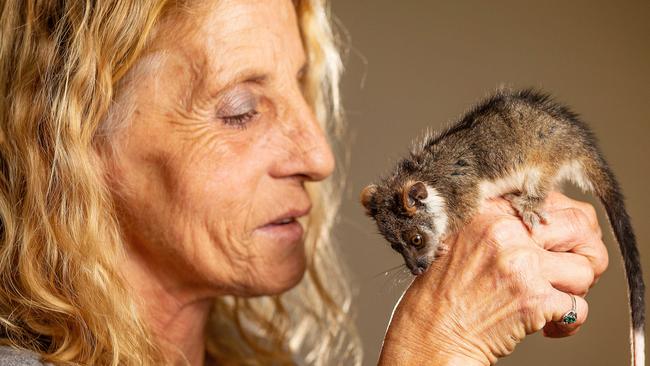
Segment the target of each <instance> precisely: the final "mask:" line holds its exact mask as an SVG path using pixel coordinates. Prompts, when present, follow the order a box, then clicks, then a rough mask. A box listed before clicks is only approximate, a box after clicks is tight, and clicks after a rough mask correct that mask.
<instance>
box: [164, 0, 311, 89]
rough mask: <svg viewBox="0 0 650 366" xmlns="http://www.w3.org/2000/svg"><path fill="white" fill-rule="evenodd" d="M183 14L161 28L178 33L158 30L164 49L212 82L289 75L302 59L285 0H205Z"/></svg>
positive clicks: (295, 24)
mask: <svg viewBox="0 0 650 366" xmlns="http://www.w3.org/2000/svg"><path fill="white" fill-rule="evenodd" d="M186 13H187V14H184V15H183V16H178V17H176V18H175V19H174V22H177V23H183V24H182V25H181V26H172V27H170V28H169V29H168V30H167V31H171V32H179V33H181V34H180V35H175V37H174V38H177V39H174V40H173V41H172V38H171V37H169V38H167V37H166V36H165V34H161V36H162V38H167V39H169V41H168V42H167V43H168V44H167V45H166V46H167V47H165V48H167V49H170V48H171V49H172V51H177V52H176V53H178V54H179V55H180V56H182V57H183V61H186V62H189V63H191V64H192V68H193V69H194V71H195V72H196V73H198V74H200V76H201V77H209V78H210V79H211V81H212V82H214V83H216V84H217V85H216V86H217V87H222V86H224V85H225V84H227V83H228V82H232V81H233V79H234V78H236V77H237V76H242V77H244V76H245V77H250V76H251V75H254V74H257V75H265V76H270V77H272V76H273V75H276V74H278V73H282V72H287V71H291V73H292V74H295V70H294V69H296V68H299V67H300V66H301V65H302V64H303V63H304V62H305V54H304V50H303V46H302V41H301V38H300V31H299V28H298V22H297V19H296V14H295V8H294V6H293V3H292V1H291V0H236V1H235V0H220V1H208V2H205V3H203V4H201V5H200V6H198V7H196V8H195V9H191V10H188V11H187V12H186ZM164 32H165V30H163V31H162V32H161V33H164ZM178 38H180V39H178Z"/></svg>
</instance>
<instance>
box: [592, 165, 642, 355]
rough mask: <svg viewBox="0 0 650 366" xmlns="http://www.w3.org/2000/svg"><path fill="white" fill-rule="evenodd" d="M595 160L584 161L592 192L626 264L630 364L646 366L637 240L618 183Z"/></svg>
mask: <svg viewBox="0 0 650 366" xmlns="http://www.w3.org/2000/svg"><path fill="white" fill-rule="evenodd" d="M595 155H596V156H597V158H596V159H594V160H592V161H589V162H585V163H586V164H585V168H586V169H585V171H586V173H587V175H588V178H589V180H590V182H591V183H592V185H593V187H592V188H593V190H594V193H595V194H596V195H597V196H598V197H599V198H600V201H601V202H602V203H603V206H605V210H606V211H607V216H608V218H609V223H610V224H611V226H612V230H613V231H614V236H615V237H616V241H617V242H618V245H619V248H620V250H621V255H622V257H623V261H624V263H625V274H626V277H627V286H628V292H629V294H630V301H629V305H630V313H631V317H632V329H631V330H630V339H631V353H632V365H633V366H644V365H645V350H644V348H645V339H644V338H645V299H644V294H645V285H644V283H643V276H642V273H641V262H640V258H639V251H638V249H637V245H636V237H635V235H634V231H633V229H632V224H631V223H630V217H629V215H628V214H627V210H626V209H625V202H624V200H623V194H622V193H621V189H620V187H619V184H618V181H617V180H616V177H614V174H613V173H612V171H611V169H610V168H609V166H608V165H607V163H606V162H605V161H604V160H603V159H602V158H600V154H595Z"/></svg>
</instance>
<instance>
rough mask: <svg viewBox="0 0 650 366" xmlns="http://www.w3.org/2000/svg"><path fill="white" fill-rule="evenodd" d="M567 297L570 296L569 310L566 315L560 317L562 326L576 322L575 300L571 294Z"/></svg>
mask: <svg viewBox="0 0 650 366" xmlns="http://www.w3.org/2000/svg"><path fill="white" fill-rule="evenodd" d="M569 296H571V310H569V311H567V312H566V314H564V315H563V316H562V323H564V324H573V323H575V322H576V320H578V312H577V309H576V298H575V296H573V295H571V294H569Z"/></svg>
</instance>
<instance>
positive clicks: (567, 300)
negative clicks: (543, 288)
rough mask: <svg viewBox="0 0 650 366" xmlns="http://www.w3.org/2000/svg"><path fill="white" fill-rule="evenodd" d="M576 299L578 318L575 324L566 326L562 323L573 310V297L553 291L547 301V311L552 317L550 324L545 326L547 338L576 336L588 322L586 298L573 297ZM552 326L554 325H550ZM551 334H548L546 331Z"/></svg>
mask: <svg viewBox="0 0 650 366" xmlns="http://www.w3.org/2000/svg"><path fill="white" fill-rule="evenodd" d="M573 298H574V299H575V310H576V315H577V316H576V318H575V322H573V323H570V324H566V323H564V322H562V320H563V318H564V316H565V315H566V314H567V313H568V312H569V311H570V310H572V309H573V304H572V300H571V295H569V294H568V293H566V292H562V291H558V290H555V289H553V290H551V294H550V295H549V296H548V298H547V300H546V306H547V308H546V311H547V314H549V315H550V322H549V323H547V325H546V326H544V335H545V336H547V337H555V338H559V337H566V336H569V335H572V334H575V333H576V332H577V331H578V328H580V326H581V325H582V324H584V322H585V321H586V320H587V315H588V313H589V305H588V304H587V301H585V299H584V298H582V297H580V296H573ZM549 324H552V325H549ZM547 327H548V331H549V332H550V333H548V334H547V333H546V329H547Z"/></svg>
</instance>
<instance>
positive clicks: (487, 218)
mask: <svg viewBox="0 0 650 366" xmlns="http://www.w3.org/2000/svg"><path fill="white" fill-rule="evenodd" d="M545 208H546V209H547V211H548V213H549V223H548V224H547V225H543V226H541V227H539V228H537V229H535V230H533V233H532V234H530V233H529V232H528V230H527V228H526V227H525V226H524V224H523V223H522V222H521V219H519V217H518V216H517V215H516V214H515V212H513V210H512V208H511V206H510V204H509V203H508V202H507V201H505V200H503V199H498V200H492V201H490V202H487V203H486V204H485V205H484V206H483V207H482V208H481V212H480V213H479V214H478V215H476V216H475V217H474V218H473V220H472V221H471V222H470V223H469V224H468V225H467V226H466V227H464V228H462V229H461V230H460V231H459V233H458V234H457V235H456V236H454V237H451V238H449V239H448V241H447V242H448V244H449V247H450V249H449V250H448V251H447V252H446V253H445V254H443V255H442V256H441V257H440V258H439V259H438V260H436V261H434V262H433V264H432V265H431V267H430V269H429V270H428V271H427V272H426V273H424V274H423V275H421V276H418V277H417V278H416V279H415V281H414V282H413V283H412V285H411V286H410V287H409V289H408V290H407V291H406V293H405V294H404V296H403V298H402V300H401V301H400V303H399V305H398V307H397V308H396V310H395V313H394V315H393V318H392V320H391V324H390V326H389V329H388V332H387V335H386V340H385V342H384V347H383V349H382V354H381V359H380V362H379V364H380V365H396V364H400V365H416V364H418V365H420V364H436V365H438V364H440V365H489V364H492V363H494V362H496V360H497V359H498V358H500V357H503V356H506V355H508V354H510V353H511V352H512V351H513V350H514V348H515V346H516V345H517V343H519V342H520V341H521V340H522V339H523V338H524V337H525V336H526V335H527V334H530V333H534V332H537V331H539V330H541V329H543V330H544V335H546V336H548V337H565V336H569V335H572V334H575V333H576V332H577V331H578V330H579V328H580V326H581V325H582V324H583V323H584V322H585V320H586V318H587V313H588V305H587V302H586V301H585V300H584V298H583V296H584V295H585V294H586V293H587V291H588V290H589V288H590V287H591V286H592V285H593V284H594V283H595V282H596V281H597V280H598V278H599V277H600V275H601V274H602V273H603V272H604V271H605V269H606V268H607V264H608V256H607V251H606V249H605V246H604V244H603V242H602V240H601V231H600V228H599V226H598V221H597V218H596V214H595V211H594V209H593V207H592V206H590V205H588V204H585V203H582V202H577V201H573V200H570V199H568V198H566V197H565V196H562V195H560V194H557V193H553V194H551V195H550V196H549V198H548V200H547V202H546V204H545ZM568 293H571V294H575V295H576V300H577V301H576V305H577V313H578V319H577V321H576V322H575V323H573V324H570V325H565V324H562V323H559V321H560V320H561V318H562V316H563V315H564V314H565V313H566V312H567V311H568V310H570V309H571V298H570V296H569V295H568Z"/></svg>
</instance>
